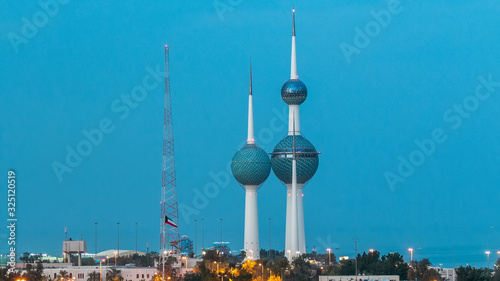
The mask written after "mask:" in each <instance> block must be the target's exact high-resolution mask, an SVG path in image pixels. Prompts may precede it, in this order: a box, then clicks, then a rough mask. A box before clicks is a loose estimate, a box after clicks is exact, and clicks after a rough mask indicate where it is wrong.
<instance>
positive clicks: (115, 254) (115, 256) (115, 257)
mask: <svg viewBox="0 0 500 281" xmlns="http://www.w3.org/2000/svg"><path fill="white" fill-rule="evenodd" d="M115 267H116V251H115Z"/></svg>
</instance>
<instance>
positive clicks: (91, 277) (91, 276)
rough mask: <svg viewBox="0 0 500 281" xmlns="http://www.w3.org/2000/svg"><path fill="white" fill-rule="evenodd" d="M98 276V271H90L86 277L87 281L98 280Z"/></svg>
mask: <svg viewBox="0 0 500 281" xmlns="http://www.w3.org/2000/svg"><path fill="white" fill-rule="evenodd" d="M100 279H101V278H100V276H99V272H95V271H94V272H91V273H89V278H87V281H100Z"/></svg>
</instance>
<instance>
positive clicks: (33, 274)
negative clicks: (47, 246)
mask: <svg viewBox="0 0 500 281" xmlns="http://www.w3.org/2000/svg"><path fill="white" fill-rule="evenodd" d="M26 277H27V279H28V280H29V281H39V280H41V279H42V277H43V265H42V263H41V262H37V263H36V266H34V265H33V264H31V263H28V264H26Z"/></svg>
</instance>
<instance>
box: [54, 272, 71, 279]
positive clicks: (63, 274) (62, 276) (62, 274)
mask: <svg viewBox="0 0 500 281" xmlns="http://www.w3.org/2000/svg"><path fill="white" fill-rule="evenodd" d="M57 279H62V280H67V279H69V274H68V272H67V271H66V270H61V271H59V275H58V276H57Z"/></svg>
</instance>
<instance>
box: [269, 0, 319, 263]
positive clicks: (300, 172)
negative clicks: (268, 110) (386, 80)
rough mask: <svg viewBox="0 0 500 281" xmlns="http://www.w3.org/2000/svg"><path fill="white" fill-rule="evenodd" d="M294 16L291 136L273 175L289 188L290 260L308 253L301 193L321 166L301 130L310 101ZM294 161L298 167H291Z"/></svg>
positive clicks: (286, 93)
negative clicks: (299, 65) (303, 107)
mask: <svg viewBox="0 0 500 281" xmlns="http://www.w3.org/2000/svg"><path fill="white" fill-rule="evenodd" d="M292 17H293V20H292V57H291V69H290V79H289V80H288V81H286V82H285V84H283V86H282V87H281V98H282V99H283V101H284V102H285V103H286V104H288V112H289V113H288V135H287V136H285V137H284V138H283V139H282V140H281V141H280V142H279V143H278V144H277V145H276V146H275V147H274V150H273V152H272V153H271V165H272V169H273V172H274V174H275V175H276V176H277V177H278V179H280V181H282V182H283V183H284V184H285V185H286V188H287V204H286V236H285V254H286V256H287V257H288V258H289V259H291V258H293V257H296V256H298V255H300V254H304V253H306V243H305V227H304V205H303V201H302V199H303V196H304V195H303V193H302V191H303V187H304V184H305V183H306V182H307V181H309V180H310V179H311V178H312V177H313V176H314V174H315V173H316V170H317V169H318V165H319V158H318V152H317V151H316V149H315V148H314V146H313V145H312V144H311V143H310V142H309V141H308V140H307V139H306V138H305V137H304V136H303V135H302V133H301V128H300V114H299V107H300V105H301V104H302V103H303V102H304V101H305V100H306V98H307V88H306V85H305V84H304V83H303V82H302V81H300V80H299V76H298V75H297V56H296V46H295V9H294V10H293V15H292ZM294 159H296V160H295V161H296V164H295V165H292V164H293V162H294ZM292 166H294V167H293V168H295V171H293V169H292ZM293 176H295V177H296V178H295V179H294V178H293ZM294 181H296V185H295V182H294ZM295 188H296V190H295ZM292 196H294V197H296V198H292ZM295 199H296V200H295Z"/></svg>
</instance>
